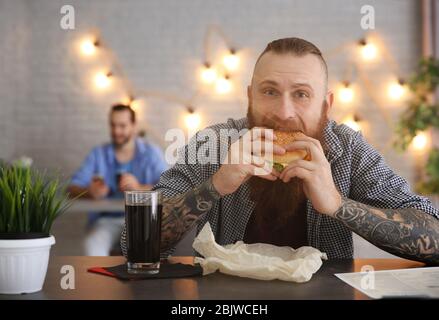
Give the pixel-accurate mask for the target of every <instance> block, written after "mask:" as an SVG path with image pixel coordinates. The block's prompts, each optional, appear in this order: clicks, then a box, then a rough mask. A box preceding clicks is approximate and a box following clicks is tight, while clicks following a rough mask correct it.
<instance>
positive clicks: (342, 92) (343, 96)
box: [338, 82, 354, 103]
mask: <svg viewBox="0 0 439 320" xmlns="http://www.w3.org/2000/svg"><path fill="white" fill-rule="evenodd" d="M338 97H339V99H340V101H341V102H343V103H349V102H352V100H354V90H353V89H352V88H351V86H350V85H349V83H347V82H346V83H344V85H343V87H342V88H340V89H339V92H338Z"/></svg>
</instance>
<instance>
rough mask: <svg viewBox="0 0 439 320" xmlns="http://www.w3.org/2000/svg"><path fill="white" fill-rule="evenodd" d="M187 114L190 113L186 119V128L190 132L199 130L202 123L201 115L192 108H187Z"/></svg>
mask: <svg viewBox="0 0 439 320" xmlns="http://www.w3.org/2000/svg"><path fill="white" fill-rule="evenodd" d="M187 112H188V113H187V114H186V116H185V119H184V122H185V124H186V127H187V128H188V129H190V130H195V129H198V128H199V127H200V123H201V118H200V115H199V114H197V113H195V110H194V109H193V108H192V107H187Z"/></svg>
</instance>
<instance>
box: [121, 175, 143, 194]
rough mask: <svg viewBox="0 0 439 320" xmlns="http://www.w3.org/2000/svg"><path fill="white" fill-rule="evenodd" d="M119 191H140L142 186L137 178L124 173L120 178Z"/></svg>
mask: <svg viewBox="0 0 439 320" xmlns="http://www.w3.org/2000/svg"><path fill="white" fill-rule="evenodd" d="M119 189H120V190H121V191H133V190H140V189H141V185H140V183H139V181H137V178H136V177H135V176H133V175H132V174H130V173H124V174H122V176H121V177H120V182H119Z"/></svg>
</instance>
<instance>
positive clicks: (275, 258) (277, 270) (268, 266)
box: [192, 222, 327, 282]
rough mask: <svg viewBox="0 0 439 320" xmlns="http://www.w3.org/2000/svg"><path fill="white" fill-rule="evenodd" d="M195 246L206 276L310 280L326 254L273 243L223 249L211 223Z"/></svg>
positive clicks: (241, 245) (240, 245) (195, 241)
mask: <svg viewBox="0 0 439 320" xmlns="http://www.w3.org/2000/svg"><path fill="white" fill-rule="evenodd" d="M192 247H193V248H194V249H195V250H196V251H197V252H198V253H199V254H201V255H202V256H203V257H204V258H200V257H196V258H195V263H199V264H200V265H201V267H202V268H203V275H206V274H209V273H213V272H215V271H216V270H219V271H220V272H222V273H226V274H229V275H234V276H239V277H247V278H253V279H259V280H274V279H279V280H284V281H292V282H306V281H309V280H310V279H311V277H312V275H313V274H314V273H315V272H317V270H319V268H320V266H321V265H322V260H327V256H326V253H322V252H320V251H319V250H317V249H315V248H313V247H301V248H299V249H297V250H295V249H293V248H291V247H277V246H274V245H271V244H265V243H254V244H245V243H244V242H242V241H238V242H236V243H235V244H229V245H226V246H224V247H223V246H220V245H219V244H217V243H216V242H215V237H214V236H213V233H212V229H211V228H210V224H209V222H207V223H206V225H205V226H204V227H203V229H202V230H201V231H200V233H199V234H198V236H197V237H196V238H195V240H194V243H193V245H192Z"/></svg>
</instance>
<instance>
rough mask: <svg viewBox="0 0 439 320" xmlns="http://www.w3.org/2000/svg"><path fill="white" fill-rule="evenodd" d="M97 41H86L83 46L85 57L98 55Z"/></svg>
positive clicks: (82, 50)
mask: <svg viewBox="0 0 439 320" xmlns="http://www.w3.org/2000/svg"><path fill="white" fill-rule="evenodd" d="M96 49H97V45H96V41H92V40H90V39H87V40H84V41H83V42H82V44H81V52H82V54H83V55H85V56H91V55H93V54H95V53H96Z"/></svg>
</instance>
